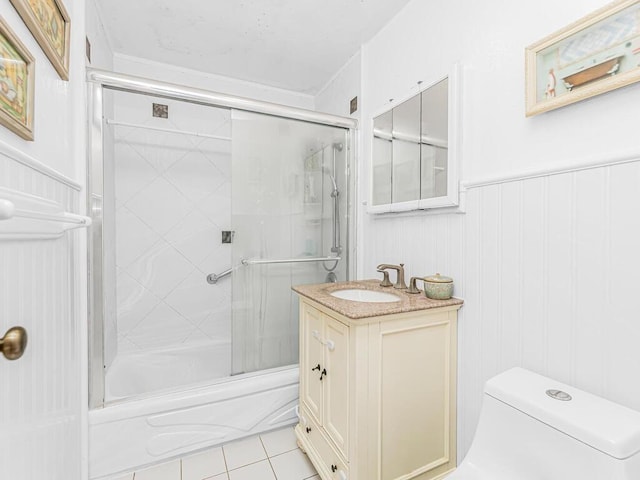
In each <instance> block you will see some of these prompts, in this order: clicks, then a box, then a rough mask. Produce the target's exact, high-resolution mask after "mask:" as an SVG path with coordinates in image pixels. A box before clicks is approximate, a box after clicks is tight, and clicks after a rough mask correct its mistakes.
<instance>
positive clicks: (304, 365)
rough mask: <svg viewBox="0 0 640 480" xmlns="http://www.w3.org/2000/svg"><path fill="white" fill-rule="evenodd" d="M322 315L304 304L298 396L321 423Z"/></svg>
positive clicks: (323, 366)
mask: <svg viewBox="0 0 640 480" xmlns="http://www.w3.org/2000/svg"><path fill="white" fill-rule="evenodd" d="M323 327H324V320H323V315H322V314H321V313H320V312H319V311H318V310H316V309H315V308H313V307H310V306H308V305H304V307H303V312H302V360H301V362H300V396H301V397H302V401H303V402H304V403H305V404H306V406H307V408H308V409H309V412H310V413H311V415H313V417H314V418H315V420H316V422H318V423H319V424H322V400H323V399H322V381H320V375H321V372H322V369H324V368H325V365H324V359H323V353H324V352H323V349H324V346H323V344H322V335H323V330H324V328H323Z"/></svg>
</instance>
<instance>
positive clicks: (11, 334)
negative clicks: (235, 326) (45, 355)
mask: <svg viewBox="0 0 640 480" xmlns="http://www.w3.org/2000/svg"><path fill="white" fill-rule="evenodd" d="M26 348H27V331H26V330H25V329H24V328H22V327H11V328H10V329H9V330H7V333H5V334H4V337H2V338H0V352H2V354H3V355H4V357H5V358H6V359H7V360H17V359H19V358H20V357H21V356H22V354H23V353H24V351H25V349H26Z"/></svg>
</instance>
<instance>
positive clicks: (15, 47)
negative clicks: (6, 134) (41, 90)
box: [0, 17, 35, 140]
mask: <svg viewBox="0 0 640 480" xmlns="http://www.w3.org/2000/svg"><path fill="white" fill-rule="evenodd" d="M34 61H35V60H34V58H33V56H32V55H31V54H30V53H29V51H28V50H27V48H26V47H25V46H24V45H23V44H22V42H21V41H20V40H18V38H17V37H16V36H15V34H14V33H13V32H12V31H11V29H10V28H9V26H8V25H7V23H6V22H5V21H4V19H3V18H2V17H0V124H2V125H4V126H5V127H7V128H8V129H9V130H11V131H12V132H14V133H16V134H18V135H20V136H21V137H22V138H24V139H25V140H33V102H34V95H33V92H34V83H35V82H34V75H35V72H34Z"/></svg>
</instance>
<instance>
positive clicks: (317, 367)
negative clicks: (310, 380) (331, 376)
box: [311, 364, 320, 372]
mask: <svg viewBox="0 0 640 480" xmlns="http://www.w3.org/2000/svg"><path fill="white" fill-rule="evenodd" d="M314 370H318V371H320V364H318V365H316V366H315V367H313V368H312V369H311V371H312V372H313V371H314Z"/></svg>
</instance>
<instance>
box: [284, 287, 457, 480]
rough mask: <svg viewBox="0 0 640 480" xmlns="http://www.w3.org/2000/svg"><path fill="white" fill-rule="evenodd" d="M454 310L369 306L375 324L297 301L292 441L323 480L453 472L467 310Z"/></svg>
mask: <svg viewBox="0 0 640 480" xmlns="http://www.w3.org/2000/svg"><path fill="white" fill-rule="evenodd" d="M304 289H305V287H296V291H298V292H299V293H300V290H304ZM403 295H405V296H407V297H409V296H408V294H403ZM413 298H414V299H415V297H413ZM452 301H456V302H458V304H453V305H452V304H451V303H452ZM452 301H449V304H448V305H444V306H435V307H434V305H439V303H446V302H437V301H430V300H427V299H425V301H424V303H425V305H427V304H428V308H425V309H421V310H415V311H409V312H404V313H393V314H384V315H377V312H375V307H372V306H371V305H372V304H364V305H366V306H367V308H368V309H369V311H371V312H372V315H371V316H367V317H363V318H349V317H348V316H346V315H345V314H343V313H340V312H338V311H336V310H335V309H332V308H329V307H327V306H326V305H323V304H321V303H318V302H316V301H314V300H313V299H312V298H308V297H306V296H301V297H300V405H299V417H300V421H299V424H298V425H297V427H296V437H297V439H298V444H299V445H300V447H301V448H302V449H303V450H304V451H305V452H306V453H307V455H308V456H309V458H310V459H311V461H312V462H313V464H314V466H315V467H316V469H317V470H318V473H319V475H320V477H321V478H322V479H323V480H334V479H335V480H400V479H403V480H404V479H413V478H415V479H420V480H427V479H438V478H443V477H444V475H445V474H447V473H449V472H450V471H452V470H453V469H454V468H455V466H456V434H455V433H456V415H455V413H456V341H457V339H456V338H457V337H456V324H457V310H458V309H459V308H460V304H461V303H462V301H461V300H457V299H452ZM340 302H342V304H341V305H347V304H348V303H352V302H346V301H340ZM325 303H326V302H325ZM360 305H363V304H360ZM376 305H379V304H376ZM347 313H349V312H347ZM360 315H361V314H360Z"/></svg>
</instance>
